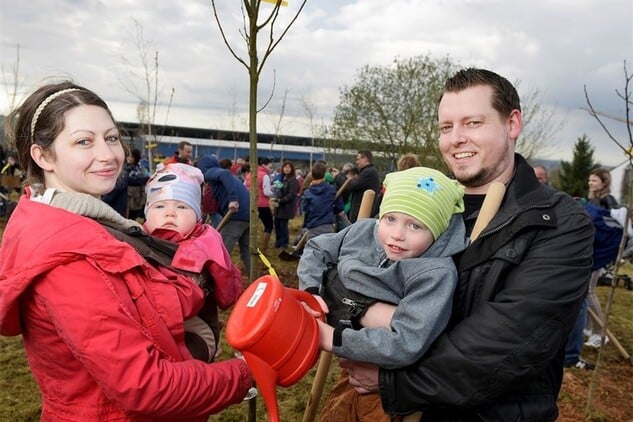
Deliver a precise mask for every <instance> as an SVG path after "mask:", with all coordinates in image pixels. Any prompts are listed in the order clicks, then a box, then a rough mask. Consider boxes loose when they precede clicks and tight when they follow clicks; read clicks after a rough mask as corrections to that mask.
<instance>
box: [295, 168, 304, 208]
mask: <svg viewBox="0 0 633 422" xmlns="http://www.w3.org/2000/svg"><path fill="white" fill-rule="evenodd" d="M303 175H304V173H303V170H301V169H296V170H295V176H296V179H297V186H298V187H299V191H298V192H297V201H296V202H295V215H303V208H302V207H301V198H302V196H303V189H304V186H303V181H304V177H303Z"/></svg>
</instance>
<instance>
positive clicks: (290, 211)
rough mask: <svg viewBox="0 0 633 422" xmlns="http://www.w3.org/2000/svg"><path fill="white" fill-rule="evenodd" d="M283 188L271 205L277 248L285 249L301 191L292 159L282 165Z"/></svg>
mask: <svg viewBox="0 0 633 422" xmlns="http://www.w3.org/2000/svg"><path fill="white" fill-rule="evenodd" d="M281 174H282V179H281V188H280V189H279V195H278V196H277V197H276V198H271V200H270V203H271V206H272V207H274V208H276V209H275V248H282V249H285V248H287V247H288V244H289V242H290V234H289V232H288V221H289V220H290V219H292V218H294V216H295V203H296V202H297V193H298V192H299V183H298V182H297V178H296V176H295V166H294V164H292V162H291V161H284V162H283V164H282V166H281Z"/></svg>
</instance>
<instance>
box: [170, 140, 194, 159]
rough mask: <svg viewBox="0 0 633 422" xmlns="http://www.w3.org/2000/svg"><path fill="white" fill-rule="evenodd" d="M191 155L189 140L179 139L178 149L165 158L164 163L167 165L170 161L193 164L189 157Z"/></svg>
mask: <svg viewBox="0 0 633 422" xmlns="http://www.w3.org/2000/svg"><path fill="white" fill-rule="evenodd" d="M192 156H193V145H191V142H187V141H180V142H179V143H178V151H176V152H175V153H174V155H172V156H171V157H169V158H167V159H165V161H164V164H165V165H167V164H171V163H185V164H189V165H192V164H193V161H192V159H191V157H192Z"/></svg>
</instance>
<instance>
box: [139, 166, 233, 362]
mask: <svg viewBox="0 0 633 422" xmlns="http://www.w3.org/2000/svg"><path fill="white" fill-rule="evenodd" d="M203 183H204V177H203V175H202V172H201V171H200V170H199V169H198V168H196V167H193V166H190V165H188V164H184V163H170V164H167V165H165V166H164V167H162V168H161V169H160V170H157V171H156V172H155V173H154V175H152V177H150V179H149V180H148V181H147V184H146V185H145V193H146V196H147V203H146V205H145V218H146V220H145V224H144V228H145V231H146V232H147V233H148V234H150V235H152V236H156V237H159V238H161V239H165V240H169V241H172V242H175V243H177V244H178V249H177V250H176V254H175V255H174V258H173V260H172V263H171V269H169V268H159V269H161V271H162V270H164V271H170V270H173V269H176V270H184V271H187V272H189V273H192V274H191V275H192V276H193V278H194V279H195V281H196V283H198V284H199V285H201V287H203V289H205V290H206V292H207V295H208V296H207V298H206V300H205V304H204V306H203V307H202V309H201V310H200V311H199V312H198V316H197V317H194V318H190V319H187V320H186V321H185V341H186V344H187V347H188V348H189V351H190V352H191V354H192V355H193V357H195V358H196V359H200V360H204V361H206V362H211V361H212V360H213V358H214V357H215V356H216V355H217V354H218V353H219V348H218V341H219V332H220V328H221V324H220V322H219V319H218V312H217V307H216V304H217V306H219V307H220V308H221V309H227V308H228V307H230V306H231V305H233V303H235V301H236V300H237V298H238V297H239V295H240V293H241V292H242V274H241V272H240V270H239V268H237V267H236V266H235V265H234V264H233V262H232V261H231V256H230V255H229V253H228V251H227V250H226V248H225V247H224V243H223V242H222V236H221V235H220V234H219V233H218V232H217V231H216V230H215V229H214V228H213V227H211V226H210V225H208V224H203V223H202V211H201V201H202V193H201V185H202V184H203Z"/></svg>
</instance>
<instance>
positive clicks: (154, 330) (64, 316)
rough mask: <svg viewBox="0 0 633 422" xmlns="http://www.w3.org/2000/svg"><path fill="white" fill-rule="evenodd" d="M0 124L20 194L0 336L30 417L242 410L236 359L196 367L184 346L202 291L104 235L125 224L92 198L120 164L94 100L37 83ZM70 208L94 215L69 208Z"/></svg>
mask: <svg viewBox="0 0 633 422" xmlns="http://www.w3.org/2000/svg"><path fill="white" fill-rule="evenodd" d="M7 119H8V122H9V126H7V127H11V128H14V129H13V130H12V131H10V132H9V134H8V135H9V137H10V139H11V140H12V141H13V142H14V143H15V145H16V146H17V149H18V153H19V157H20V162H21V163H22V164H23V166H24V168H25V170H26V173H27V180H26V183H27V187H26V188H25V194H24V195H23V196H22V197H21V198H20V201H19V203H18V206H17V207H16V209H15V211H14V213H13V215H12V217H11V219H10V220H9V221H8V223H7V226H6V228H5V231H4V233H3V237H2V248H0V335H4V336H16V335H20V334H21V335H22V340H23V343H24V348H25V349H26V355H27V357H28V360H29V364H30V367H31V370H32V371H33V375H34V377H35V380H36V381H37V383H38V386H39V388H40V391H41V393H42V413H41V419H42V420H44V421H53V420H55V421H57V420H64V421H77V422H83V421H105V420H120V421H123V420H127V421H141V420H161V421H177V420H189V421H199V422H202V421H207V420H208V418H209V415H210V414H211V413H217V412H219V411H221V410H223V409H224V408H226V407H227V406H229V405H231V404H233V403H239V402H241V401H242V399H243V397H244V396H245V394H246V393H247V391H248V389H249V388H250V386H251V376H250V373H249V370H248V367H247V366H246V363H245V362H244V361H243V360H241V359H230V360H227V361H224V362H217V363H213V364H208V363H204V362H201V361H199V360H195V359H193V358H192V356H191V354H190V353H189V351H188V349H187V347H186V345H185V341H184V335H183V325H184V320H185V319H187V318H189V317H190V316H193V315H195V313H196V312H197V310H198V309H199V308H200V306H202V302H203V297H204V295H203V292H202V290H201V289H200V288H199V287H198V286H196V285H194V284H193V283H191V280H190V278H189V277H185V276H181V275H178V274H173V275H172V276H171V277H169V278H168V277H166V276H165V275H163V274H162V273H161V272H160V271H159V270H158V269H157V268H154V267H153V266H152V265H151V264H150V263H149V262H148V261H146V260H145V259H144V258H143V256H141V255H139V253H138V252H137V251H136V250H135V249H134V248H133V247H132V246H131V245H130V244H128V243H126V242H121V241H119V240H117V239H116V238H115V237H114V235H113V234H111V232H110V231H108V230H107V229H106V227H105V226H104V224H106V223H109V224H113V223H115V222H117V221H121V220H124V219H123V218H122V217H121V216H120V215H118V214H117V213H115V212H113V211H112V209H111V208H110V207H108V206H106V205H105V204H104V203H103V202H102V201H101V200H100V197H101V195H104V194H106V193H108V192H110V191H111V190H112V189H113V188H114V186H115V184H116V181H117V179H118V177H119V174H120V172H121V171H122V167H123V163H124V160H125V152H124V148H123V145H122V143H121V135H120V132H119V130H118V128H117V126H116V124H115V122H114V119H113V117H112V113H111V112H110V110H109V108H108V106H107V105H106V103H105V102H104V101H103V100H102V99H101V98H99V97H98V96H97V95H96V94H95V93H94V92H92V91H90V90H88V89H86V88H85V87H82V86H79V85H76V84H74V83H72V82H61V83H55V84H47V85H44V86H42V87H40V88H39V89H37V90H36V91H35V92H34V93H33V94H31V95H30V96H28V97H27V98H26V99H25V100H24V102H23V103H22V104H21V105H20V106H19V107H18V108H17V109H15V110H14V111H13V112H12V113H11V114H10V115H9V116H8V117H7ZM78 203H85V204H87V206H85V207H82V209H83V210H84V211H85V212H94V213H95V215H94V216H93V217H88V216H85V215H83V214H80V213H78V212H74V211H70V210H68V209H69V208H70V209H74V208H75V205H76V204H78ZM100 211H104V213H105V214H107V213H108V211H109V213H110V214H109V215H111V216H113V217H112V219H107V221H105V220H104V219H103V218H102V217H100V216H99V215H98V214H99V212H100ZM105 214H104V215H105ZM124 221H126V222H128V221H129V220H124ZM34 222H36V223H34Z"/></svg>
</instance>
